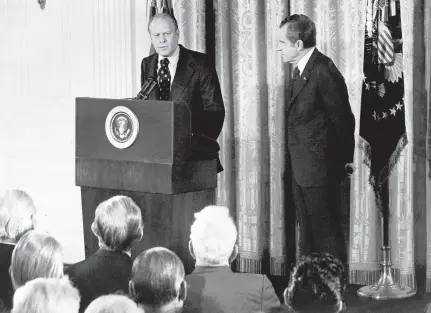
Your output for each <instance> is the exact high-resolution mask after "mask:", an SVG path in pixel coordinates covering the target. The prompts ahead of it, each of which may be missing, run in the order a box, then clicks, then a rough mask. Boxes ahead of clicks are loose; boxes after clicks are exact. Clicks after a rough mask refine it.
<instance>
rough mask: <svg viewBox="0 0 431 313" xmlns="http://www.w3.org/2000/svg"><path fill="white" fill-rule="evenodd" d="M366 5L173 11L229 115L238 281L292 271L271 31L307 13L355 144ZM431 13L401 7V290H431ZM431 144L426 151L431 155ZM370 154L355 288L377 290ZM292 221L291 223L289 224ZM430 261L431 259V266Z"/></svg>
mask: <svg viewBox="0 0 431 313" xmlns="http://www.w3.org/2000/svg"><path fill="white" fill-rule="evenodd" d="M366 4H367V0H358V1H347V0H344V1H342V0H292V1H290V2H289V1H283V0H276V1H275V0H274V1H272V0H271V1H269V0H268V1H258V0H231V1H222V0H214V1H205V2H204V1H185V0H178V1H176V0H172V5H173V8H174V13H175V16H176V18H177V19H178V22H179V27H180V42H181V43H183V44H184V45H185V46H186V47H187V48H190V49H195V50H198V51H202V52H207V53H208V54H210V55H211V56H212V57H213V58H214V61H215V64H216V68H217V71H218V74H219V78H220V83H221V86H222V93H223V98H224V101H225V106H226V120H225V125H224V128H223V131H222V134H221V135H220V137H219V142H220V144H221V147H222V149H221V161H222V163H223V166H224V168H225V170H224V172H222V173H221V174H220V175H219V181H218V189H217V202H218V204H222V205H226V206H228V207H229V208H230V209H231V210H232V212H233V215H234V216H236V220H237V223H238V230H239V239H238V244H239V247H240V259H239V262H238V265H239V267H238V269H239V270H241V271H251V272H262V271H263V272H270V273H271V274H275V275H284V274H285V273H286V269H287V265H288V263H290V262H291V261H292V259H293V256H292V254H293V253H294V246H293V245H292V243H291V241H290V240H289V237H290V234H291V229H290V228H289V227H291V226H292V225H291V224H290V220H289V219H290V215H289V212H292V210H293V208H292V207H291V206H289V205H288V206H287V207H285V206H286V205H285V194H284V186H283V171H284V145H285V142H284V120H283V118H284V114H283V110H284V99H285V95H284V92H285V86H286V84H287V83H288V81H289V79H290V78H289V77H290V67H289V66H285V65H284V64H283V63H282V61H281V59H280V55H279V53H278V52H277V42H276V39H275V31H276V29H277V27H278V24H279V23H280V21H281V20H282V18H283V17H285V16H286V15H288V14H293V13H303V14H307V15H308V16H310V17H311V18H312V19H313V20H314V21H315V22H316V26H317V48H318V49H319V50H320V51H322V52H323V53H325V54H326V55H328V56H329V57H330V58H332V60H333V61H334V62H335V64H336V65H337V66H338V68H339V69H340V71H341V72H342V73H343V75H344V77H345V79H346V83H347V86H348V89H349V96H350V103H351V106H352V110H353V113H354V115H355V117H356V125H357V126H356V139H357V142H358V139H359V138H358V136H359V117H360V104H361V86H362V79H363V74H362V67H363V63H362V62H363V44H364V31H365V24H364V23H365V9H366ZM430 8H431V4H430V3H429V1H425V4H424V1H422V0H414V1H411V0H401V19H402V32H403V38H404V55H403V67H404V75H405V77H404V79H405V103H406V106H405V110H406V128H407V137H408V141H409V143H408V145H407V147H406V148H405V149H404V150H403V151H402V154H401V157H400V160H399V162H398V164H397V165H396V167H395V168H394V170H393V172H392V174H391V176H390V178H389V187H390V207H391V212H392V216H391V221H390V230H391V231H390V233H391V236H390V240H391V241H390V242H391V245H392V261H393V267H394V269H395V274H396V275H395V276H396V279H397V280H399V281H401V282H402V283H405V284H408V285H411V286H415V285H416V284H417V283H418V282H419V281H421V280H422V281H425V271H422V269H425V268H426V277H427V287H428V289H431V235H430V234H429V232H427V226H428V228H430V227H431V209H428V208H430V207H431V206H430V199H429V198H430V195H431V184H430V177H431V172H430V170H431V168H430V165H429V164H430V163H431V157H430V151H429V148H430V143H431V142H430V143H428V142H429V141H427V140H426V138H427V136H428V135H429V134H431V129H430V128H429V115H430V114H429V112H430V113H431V111H430V107H429V105H430V97H431V90H430V86H431V83H430V75H429V71H428V72H426V71H425V70H424V69H425V68H428V69H429V68H430V66H431V52H430V51H431V50H430V47H431V43H430V42H431V40H430V39H431V35H430V31H429V28H430V22H429V20H430ZM427 143H428V144H427ZM363 161H364V152H363V151H362V150H360V149H359V148H357V149H356V151H355V166H356V171H355V173H354V175H353V177H352V179H351V186H350V248H349V263H350V281H351V283H358V284H370V283H374V282H376V280H377V279H378V275H379V273H380V265H379V262H380V257H381V253H380V247H381V245H382V242H381V234H380V233H381V225H380V216H379V214H378V211H377V209H376V205H375V199H374V194H373V191H372V189H371V187H370V185H369V183H368V177H369V169H368V168H367V166H365V165H364V164H363ZM286 214H287V215H286ZM428 255H430V257H427V256H428Z"/></svg>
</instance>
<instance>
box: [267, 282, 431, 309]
mask: <svg viewBox="0 0 431 313" xmlns="http://www.w3.org/2000/svg"><path fill="white" fill-rule="evenodd" d="M269 278H270V280H271V282H272V284H273V286H274V288H275V290H276V292H277V295H278V296H279V297H280V299H282V297H283V291H284V289H285V287H286V286H287V279H286V278H282V277H275V276H273V277H269ZM360 287H361V286H359V285H349V286H348V287H347V290H346V293H345V296H344V299H345V301H346V304H347V311H346V312H348V313H370V312H372V313H410V312H420V313H423V312H425V311H426V308H427V307H428V305H429V304H430V303H431V294H430V293H423V292H419V293H418V294H416V295H415V296H414V297H412V298H409V299H401V300H370V299H364V298H360V297H358V296H357V294H356V292H357V290H358V289H359V288H360ZM295 298H296V304H297V308H298V311H297V312H298V313H321V312H322V313H326V312H328V313H330V312H334V306H333V305H332V304H330V303H325V302H322V301H320V300H317V299H314V297H313V296H312V295H311V293H308V292H307V291H298V293H297V294H296V297H295ZM281 301H282V300H281Z"/></svg>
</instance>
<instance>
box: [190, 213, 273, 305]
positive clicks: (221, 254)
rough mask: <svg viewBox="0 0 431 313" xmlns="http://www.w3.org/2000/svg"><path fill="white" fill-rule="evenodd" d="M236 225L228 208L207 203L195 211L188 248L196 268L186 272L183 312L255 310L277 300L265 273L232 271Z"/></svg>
mask: <svg viewBox="0 0 431 313" xmlns="http://www.w3.org/2000/svg"><path fill="white" fill-rule="evenodd" d="M236 240H237V229H236V226H235V223H234V221H233V219H232V218H231V216H230V215H229V209H228V208H226V207H220V206H208V207H205V208H204V209H203V210H201V211H200V212H198V213H195V221H194V223H193V225H192V226H191V234H190V243H189V249H190V253H191V254H192V256H193V257H194V258H195V259H196V268H195V270H194V271H193V272H192V273H191V274H190V275H188V276H186V281H187V286H188V297H187V299H186V301H185V302H184V310H183V311H184V312H236V313H240V312H247V313H248V312H255V311H258V310H263V309H266V308H269V307H271V306H276V305H279V304H280V301H279V299H278V297H277V295H276V293H275V290H274V287H273V286H272V284H271V282H270V281H269V279H268V278H267V277H266V276H265V275H260V274H248V273H234V272H233V271H232V270H231V269H230V268H229V266H230V263H231V262H232V261H233V260H234V259H235V258H236V256H237V253H238V246H237V245H236V244H235V242H236Z"/></svg>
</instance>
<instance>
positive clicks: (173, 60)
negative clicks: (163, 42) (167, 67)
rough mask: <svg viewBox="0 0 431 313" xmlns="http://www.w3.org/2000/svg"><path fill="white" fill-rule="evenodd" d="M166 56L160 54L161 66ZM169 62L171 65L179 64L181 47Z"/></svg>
mask: <svg viewBox="0 0 431 313" xmlns="http://www.w3.org/2000/svg"><path fill="white" fill-rule="evenodd" d="M164 58H166V57H164V56H162V55H160V54H159V64H160V60H163V59H164ZM167 58H168V60H169V64H172V65H175V66H176V64H177V63H178V59H179V58H180V46H179V45H178V46H177V48H176V49H175V51H174V53H173V54H172V55H171V56H170V57H167Z"/></svg>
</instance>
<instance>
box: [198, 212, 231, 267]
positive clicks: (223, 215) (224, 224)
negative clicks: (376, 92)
mask: <svg viewBox="0 0 431 313" xmlns="http://www.w3.org/2000/svg"><path fill="white" fill-rule="evenodd" d="M190 240H191V242H192V246H193V252H194V254H195V256H196V260H197V261H199V262H200V263H201V262H202V263H204V264H206V265H209V266H211V265H213V266H217V265H223V264H226V263H227V262H228V260H229V257H230V255H231V253H232V251H233V248H234V246H235V242H236V240H237V229H236V226H235V223H234V221H233V219H232V217H231V216H230V214H229V209H228V208H227V207H224V206H215V205H211V206H207V207H205V208H204V209H202V210H201V211H200V212H198V213H195V221H194V223H193V225H192V226H191V228H190Z"/></svg>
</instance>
